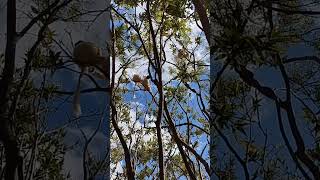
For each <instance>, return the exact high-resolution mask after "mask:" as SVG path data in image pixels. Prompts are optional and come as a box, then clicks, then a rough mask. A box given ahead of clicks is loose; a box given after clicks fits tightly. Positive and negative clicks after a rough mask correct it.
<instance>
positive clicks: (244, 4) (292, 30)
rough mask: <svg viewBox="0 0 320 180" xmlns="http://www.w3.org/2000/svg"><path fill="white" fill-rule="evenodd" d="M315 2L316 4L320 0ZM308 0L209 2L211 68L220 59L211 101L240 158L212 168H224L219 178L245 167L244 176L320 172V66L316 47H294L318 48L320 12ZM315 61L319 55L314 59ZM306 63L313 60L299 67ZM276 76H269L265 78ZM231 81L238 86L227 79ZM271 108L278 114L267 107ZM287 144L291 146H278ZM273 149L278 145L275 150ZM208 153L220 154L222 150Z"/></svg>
mask: <svg viewBox="0 0 320 180" xmlns="http://www.w3.org/2000/svg"><path fill="white" fill-rule="evenodd" d="M310 4H312V6H314V7H316V6H318V3H316V2H311V3H310ZM310 4H308V3H307V2H302V1H301V2H300V1H281V2H280V1H211V9H210V10H211V11H210V15H211V31H210V36H211V39H212V41H211V44H210V46H211V56H212V58H214V59H215V62H213V61H212V62H211V67H212V66H214V65H215V64H219V63H222V64H223V66H222V68H221V69H220V70H219V71H218V72H217V73H216V75H215V76H213V77H212V78H213V81H212V83H213V84H212V98H213V99H212V107H211V108H212V112H213V115H215V116H212V120H211V121H212V124H213V127H214V134H217V135H218V136H220V137H221V138H222V139H223V140H224V141H225V143H226V145H227V148H228V149H229V150H230V152H231V157H232V159H236V160H237V162H238V163H237V164H238V165H237V164H235V163H234V161H232V162H230V163H226V168H225V169H222V170H220V168H218V166H215V167H213V168H214V169H216V170H215V171H216V172H219V174H217V176H218V177H221V176H223V177H225V176H228V177H229V178H231V177H234V176H235V175H237V176H239V175H238V174H239V173H238V172H239V170H238V169H239V168H240V167H241V169H242V170H243V174H244V176H245V178H246V179H251V178H253V177H255V178H257V177H264V178H271V179H272V178H275V177H277V176H278V177H290V178H297V179H299V178H302V177H303V178H305V179H318V177H320V175H319V161H318V160H317V158H315V154H318V151H317V149H318V148H317V147H318V143H317V140H316V139H317V136H318V135H317V134H318V133H317V130H315V127H317V125H316V124H317V123H316V121H317V120H316V119H317V115H316V113H312V112H316V111H317V110H316V109H317V100H316V98H312V97H314V96H315V95H316V90H315V89H317V87H318V85H316V84H318V82H317V80H315V79H314V78H316V77H317V71H316V70H312V68H313V67H314V66H318V64H317V60H316V59H317V58H316V57H315V56H313V55H312V54H314V53H316V52H317V51H316V50H315V51H314V50H312V51H310V53H311V54H310V56H306V57H301V56H300V55H299V54H298V55H296V53H292V51H291V50H292V49H296V50H297V49H298V48H308V49H312V48H314V47H316V46H315V45H316V42H317V40H314V39H313V37H314V36H313V35H312V34H313V33H316V29H314V27H315V26H317V23H315V19H314V17H312V16H311V15H317V14H318V12H316V11H311V10H309V9H310ZM301 53H303V51H301ZM296 56H298V57H296ZM312 59H313V60H312ZM310 60H311V61H314V62H313V63H312V66H310V64H309V63H310ZM304 63H306V64H308V65H302V66H303V67H302V66H301V64H304ZM305 73H306V74H305ZM307 74H308V75H307ZM262 75H263V76H265V77H267V78H262ZM271 78H272V79H273V80H272V81H271V83H267V80H269V82H270V80H271ZM219 79H220V80H219ZM277 79H281V80H277ZM219 81H223V85H222V86H221V83H220V84H219V85H218V83H216V82H219ZM302 82H303V83H302ZM311 82H312V83H311ZM229 83H232V84H233V86H231V85H229V86H228V84H229ZM310 83H311V84H310ZM297 84H299V85H298V86H297ZM221 97H223V98H221ZM312 99H313V100H312ZM311 104H313V105H312V106H311ZM267 109H268V110H269V112H270V111H271V112H274V113H272V115H269V114H268V113H267V114H266V110H267ZM271 109H275V111H274V110H271ZM306 109H308V110H306ZM307 114H308V115H307ZM311 114H312V115H311ZM226 115H227V116H226ZM302 115H303V116H302ZM284 116H286V117H284ZM311 116H312V117H313V118H314V120H313V121H310V117H311ZM272 120H276V121H272ZM276 123H278V126H275V124H276ZM276 128H277V130H276V131H275V129H276ZM306 129H308V130H306ZM271 132H272V133H271ZM289 132H290V133H289ZM309 133H310V134H312V137H310V136H308V135H307V134H309ZM226 134H228V135H226ZM274 134H276V135H278V136H281V137H282V140H283V142H279V141H278V139H275V138H274V136H273V135H274ZM259 136H260V137H259ZM270 136H271V137H270ZM261 137H264V138H261ZM263 139H264V140H263ZM310 141H312V142H310ZM236 142H239V143H236ZM282 143H284V145H285V147H286V148H282V146H279V144H282ZM214 145H216V143H215V144H214ZM274 148H275V149H277V150H278V151H277V152H274V151H273V149H274ZM241 149H242V150H241ZM278 152H280V154H278ZM211 153H215V154H216V155H215V156H216V157H219V156H220V154H221V153H219V152H217V151H212V152H211ZM282 153H284V154H285V155H281V154H282ZM267 154H272V155H267ZM289 157H290V158H289ZM292 164H294V166H292ZM211 165H212V163H211ZM230 165H232V167H233V168H229V167H230ZM249 167H250V171H249ZM296 168H297V169H298V171H296V170H295V169H296ZM220 172H222V173H220Z"/></svg>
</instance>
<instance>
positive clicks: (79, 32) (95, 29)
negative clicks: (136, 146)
mask: <svg viewBox="0 0 320 180" xmlns="http://www.w3.org/2000/svg"><path fill="white" fill-rule="evenodd" d="M104 3H105V1H102V0H99V1H96V4H94V5H93V4H92V5H89V7H90V8H92V9H94V8H98V9H101V7H104V5H105V4H104ZM28 5H29V4H28V3H27V1H25V3H24V4H22V3H20V4H19V8H20V9H28V7H29V6H28ZM140 11H141V9H140ZM138 12H139V9H138ZM5 13H6V12H5V2H4V1H0V22H1V26H0V53H2V52H4V48H5V31H6V23H5V22H6V18H5V17H6V15H5ZM18 17H19V19H18V29H21V27H23V25H25V24H26V22H28V19H26V18H20V17H23V15H22V14H19V16H18ZM105 19H106V16H105V15H102V16H101V17H100V18H98V19H97V20H96V21H95V23H94V24H91V27H90V29H87V28H86V27H87V24H86V23H77V24H66V23H59V24H54V25H52V26H51V27H52V29H55V30H56V32H57V34H58V37H57V40H62V41H63V42H66V43H67V47H68V48H69V49H70V50H72V43H71V40H70V39H69V36H68V34H67V33H65V30H66V29H68V30H71V32H72V33H71V34H72V40H73V42H76V41H78V40H80V39H81V40H85V41H91V42H95V43H97V44H98V45H99V46H100V47H104V44H105V39H106V33H105V29H106V27H107V23H106V22H105ZM190 27H191V28H192V29H193V33H192V34H193V35H192V36H194V37H195V36H196V35H198V34H199V33H201V30H200V29H199V28H198V27H197V26H196V25H195V24H190ZM35 31H36V28H35V29H33V30H32V31H31V32H35ZM202 37H204V36H203V34H202ZM33 40H34V35H33V34H32V33H30V34H27V36H26V37H25V38H23V39H22V40H21V41H20V42H19V44H18V47H17V65H18V66H19V65H21V64H22V61H21V60H22V57H24V52H25V50H26V48H28V47H29V43H30V41H33ZM165 51H166V52H167V55H168V57H169V59H170V58H172V57H173V55H172V54H170V52H171V51H170V50H169V49H165ZM205 51H206V48H205V46H204V48H202V49H201V50H199V51H197V54H196V55H197V57H199V58H200V57H201V56H202V55H203V54H204V53H205ZM103 52H105V51H103ZM313 53H314V52H313V50H312V49H310V48H307V47H305V46H304V45H297V46H294V47H291V48H289V50H288V56H289V57H291V56H292V57H293V56H303V55H310V54H313ZM116 64H117V66H119V63H118V62H116ZM219 67H220V66H217V65H216V64H215V65H214V66H211V71H210V72H211V73H212V74H214V73H216V70H217V69H219ZM165 68H168V67H165ZM135 73H138V74H146V66H145V65H141V66H140V68H138V69H132V70H129V71H128V74H129V76H131V75H133V74H135ZM266 74H267V75H268V76H266ZM255 77H256V78H257V79H258V80H259V81H261V82H262V84H264V85H267V86H271V87H273V88H281V87H283V82H282V80H281V79H280V78H279V77H281V76H280V74H279V71H278V70H275V69H270V68H265V69H263V68H262V69H260V70H258V71H256V74H255ZM77 78H78V76H77V75H75V74H74V73H70V72H68V71H61V72H59V73H57V74H56V75H55V76H54V77H53V79H52V80H54V81H56V82H57V83H59V84H60V85H61V86H62V87H63V88H64V89H65V90H73V89H74V88H75V86H76V84H75V83H76V79H77ZM170 78H171V77H170V75H169V74H168V73H165V76H164V80H165V81H166V80H168V79H170ZM100 83H101V84H103V83H104V82H103V81H100ZM89 85H90V84H88V80H86V79H84V80H83V81H82V87H86V86H89ZM132 85H133V84H132ZM152 91H154V88H153V90H152ZM135 96H136V97H135V98H134V97H132V96H130V95H128V96H126V97H125V99H126V100H127V101H132V103H131V104H130V105H131V106H132V110H131V111H130V116H131V119H132V121H131V122H129V126H134V127H135V128H137V129H140V128H143V124H142V123H141V122H139V121H138V122H135V119H136V117H135V110H134V109H135V107H138V108H141V109H143V108H145V102H146V98H148V96H147V95H146V94H145V93H143V92H138V93H136V95H135ZM107 98H108V97H107V95H105V94H104V93H91V94H84V95H82V96H81V102H82V108H83V112H84V114H86V113H94V112H97V111H101V110H103V109H104V108H105V105H106V102H107ZM71 102H72V97H70V98H69V101H68V103H62V100H61V101H57V102H55V103H54V104H53V106H59V107H60V108H59V109H60V110H59V111H58V112H55V113H54V114H52V115H51V116H50V118H49V119H50V120H49V126H51V127H52V128H54V127H57V126H60V125H61V124H64V123H65V122H66V121H67V116H71V114H72V112H71V111H72V109H71V107H72V106H71ZM271 104H272V102H271V101H269V100H265V101H263V107H265V108H264V109H262V117H263V119H262V120H261V121H262V123H263V125H264V126H265V127H268V129H270V130H271V131H270V132H269V135H270V137H269V138H270V139H273V140H274V141H279V143H281V142H282V139H281V137H280V134H279V131H278V129H279V128H278V125H277V122H276V118H275V113H276V111H275V107H274V105H271ZM154 118H155V117H152V116H148V117H147V119H146V121H151V120H152V119H154ZM97 119H98V117H95V118H83V119H82V120H81V122H83V123H80V127H81V129H82V130H83V132H84V133H85V134H87V135H90V134H91V133H92V132H93V131H94V130H95V128H94V127H96V125H97V123H98V122H97ZM107 119H108V117H105V118H104V123H106V122H107ZM134 122H135V124H134ZM106 126H107V125H104V126H103V127H102V128H101V130H100V131H99V132H98V134H97V135H96V137H95V138H94V140H93V142H92V143H91V146H90V150H91V151H93V152H94V154H96V155H97V156H98V157H99V156H102V155H103V154H104V153H105V149H103V148H101V147H105V146H106V141H105V139H106V134H107V133H106V129H107V127H106ZM120 126H121V127H126V126H128V124H124V123H123V124H121V123H120ZM151 126H153V124H152V123H151ZM67 132H68V134H67V137H66V138H65V143H66V144H70V143H71V142H75V141H77V140H81V139H82V138H81V137H82V135H81V132H80V131H79V129H77V127H69V128H67ZM123 133H124V134H126V133H129V131H128V129H124V131H123ZM164 134H165V136H167V137H166V138H169V136H170V135H169V134H168V132H164ZM135 138H136V137H133V141H135ZM150 138H152V137H150V135H145V136H144V140H145V141H148V140H150ZM256 138H257V141H260V142H263V141H262V140H263V139H262V138H261V137H259V136H257V137H256ZM291 140H292V139H291ZM206 141H207V140H206V139H205V137H203V138H202V139H201V142H206ZM231 141H232V142H234V143H236V140H235V139H233V140H231ZM221 144H223V143H222V142H221ZM113 145H115V144H113V142H111V147H112V146H113ZM203 145H205V143H203ZM225 150H226V147H225V146H223V145H222V147H221V149H220V151H221V152H223V151H225ZM207 155H208V152H206V153H205V155H204V156H207ZM81 164H82V157H81V153H80V152H79V151H78V150H74V151H71V152H68V153H67V154H66V157H65V171H66V172H67V171H70V173H71V175H72V176H73V179H80V178H81V177H82V171H79V168H82V167H81ZM112 167H116V169H117V171H118V172H123V167H124V163H123V162H116V163H112V164H111V168H112Z"/></svg>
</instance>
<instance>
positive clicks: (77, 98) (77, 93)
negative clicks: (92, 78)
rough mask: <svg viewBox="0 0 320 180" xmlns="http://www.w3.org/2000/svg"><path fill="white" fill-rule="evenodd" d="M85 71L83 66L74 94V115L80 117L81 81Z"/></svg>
mask: <svg viewBox="0 0 320 180" xmlns="http://www.w3.org/2000/svg"><path fill="white" fill-rule="evenodd" d="M83 73H84V68H81V73H80V75H79V79H78V84H77V89H76V91H75V93H74V96H73V115H74V116H75V117H76V118H79V116H80V115H81V105H80V82H81V77H82V75H83Z"/></svg>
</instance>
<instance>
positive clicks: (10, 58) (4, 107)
mask: <svg viewBox="0 0 320 180" xmlns="http://www.w3.org/2000/svg"><path fill="white" fill-rule="evenodd" d="M16 42H17V35H16V1H15V0H8V3H7V42H6V51H5V64H4V69H3V73H2V79H1V80H0V141H1V143H3V145H4V147H5V159H6V169H5V179H6V180H14V179H15V176H16V170H17V167H18V164H19V162H20V161H21V158H20V157H19V148H18V145H17V140H16V137H15V135H14V131H13V129H12V117H8V114H7V113H8V109H9V93H10V91H11V85H12V81H13V74H14V71H15V53H16V52H15V51H16ZM20 174H21V173H20ZM19 179H22V177H20V178H19Z"/></svg>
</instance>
